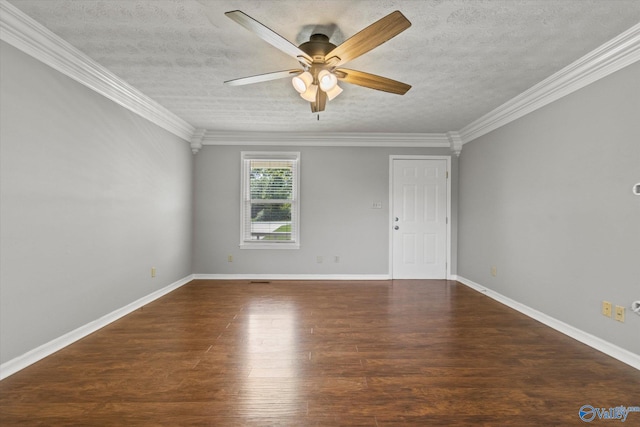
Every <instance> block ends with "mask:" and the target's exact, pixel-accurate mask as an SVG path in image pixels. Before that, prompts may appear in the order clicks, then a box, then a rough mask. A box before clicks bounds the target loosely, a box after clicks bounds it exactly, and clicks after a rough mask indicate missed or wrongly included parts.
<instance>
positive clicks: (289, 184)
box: [240, 151, 300, 249]
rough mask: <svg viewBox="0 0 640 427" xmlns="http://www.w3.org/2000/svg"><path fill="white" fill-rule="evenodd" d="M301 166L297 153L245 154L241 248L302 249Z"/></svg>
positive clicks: (243, 163) (243, 160)
mask: <svg viewBox="0 0 640 427" xmlns="http://www.w3.org/2000/svg"><path fill="white" fill-rule="evenodd" d="M299 162H300V153H297V152H286V153H283V152H247V151H243V152H242V195H241V200H242V206H241V208H240V211H241V218H240V224H241V228H242V230H241V236H240V247H241V248H244V249H297V248H299V247H300V239H299V230H300V224H299V200H298V166H299Z"/></svg>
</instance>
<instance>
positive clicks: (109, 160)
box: [0, 43, 193, 362]
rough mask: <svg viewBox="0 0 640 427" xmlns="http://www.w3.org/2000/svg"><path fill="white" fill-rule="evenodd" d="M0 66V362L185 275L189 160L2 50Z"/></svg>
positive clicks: (103, 103) (31, 62)
mask: <svg viewBox="0 0 640 427" xmlns="http://www.w3.org/2000/svg"><path fill="white" fill-rule="evenodd" d="M0 66H1V69H0V73H1V79H0V84H1V93H2V95H1V96H0V103H1V104H0V128H1V131H0V132H1V133H0V153H1V156H0V157H1V166H0V171H1V172H0V173H1V176H0V195H1V199H0V209H1V211H0V242H1V248H0V265H1V269H0V271H1V273H0V316H1V317H0V362H6V361H8V360H10V359H12V358H15V357H17V356H20V355H21V354H23V353H25V352H27V351H29V350H31V349H34V348H35V347H38V346H39V345H42V344H44V343H46V342H48V341H50V340H52V339H55V338H58V337H60V336H61V335H63V334H65V333H67V332H70V331H72V330H73V329H75V328H78V327H80V326H82V325H85V324H87V323H88V322H91V321H93V320H95V319H97V318H100V317H101V316H103V315H105V314H107V313H110V312H112V311H113V310H115V309H118V308H121V307H123V306H125V305H127V304H129V303H131V302H133V301H135V300H136V299H138V298H140V297H142V296H145V295H148V294H149V293H151V292H153V291H154V290H157V289H160V288H163V287H165V286H167V285H169V284H171V283H173V282H175V281H177V280H179V279H182V278H184V277H186V276H188V275H189V274H190V273H191V249H192V223H193V220H192V210H193V209H192V175H193V159H192V154H191V152H190V149H189V145H188V143H187V142H185V141H183V140H181V139H179V138H178V137H176V136H174V135H172V134H170V133H168V132H166V131H164V130H162V129H161V128H159V127H157V126H155V125H153V124H152V123H150V122H148V121H146V120H144V119H142V118H140V117H139V116H137V115H136V114H134V113H132V112H130V111H128V110H126V109H124V108H122V107H120V106H118V105H116V104H115V103H113V102H111V101H109V100H108V99H106V98H104V97H102V96H100V95H98V94H97V93H95V92H93V91H91V90H90V89H88V88H86V87H84V86H82V85H80V84H78V83H76V82H75V81H73V80H71V79H69V78H67V77H65V76H63V75H62V74H60V73H58V72H56V71H53V70H52V69H50V68H49V67H47V66H45V65H43V64H42V63H40V62H39V61H37V60H35V59H33V58H31V57H29V56H26V55H25V54H23V53H21V52H19V51H18V50H16V49H14V48H13V47H11V46H9V45H7V44H5V43H2V44H1V45H0ZM151 267H156V268H157V277H156V278H155V279H152V278H151V277H150V276H151V274H150V269H151Z"/></svg>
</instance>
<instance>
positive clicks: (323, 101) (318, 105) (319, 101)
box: [311, 90, 327, 113]
mask: <svg viewBox="0 0 640 427" xmlns="http://www.w3.org/2000/svg"><path fill="white" fill-rule="evenodd" d="M326 105H327V94H326V93H324V91H322V90H318V92H317V94H316V102H312V103H311V112H312V113H319V112H320V111H324V108H325V107H326Z"/></svg>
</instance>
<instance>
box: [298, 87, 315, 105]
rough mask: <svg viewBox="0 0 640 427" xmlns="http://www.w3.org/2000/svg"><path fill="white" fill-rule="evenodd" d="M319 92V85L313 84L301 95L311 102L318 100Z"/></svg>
mask: <svg viewBox="0 0 640 427" xmlns="http://www.w3.org/2000/svg"><path fill="white" fill-rule="evenodd" d="M317 94H318V85H311V86H309V88H308V89H307V90H306V91H304V92H303V93H301V94H300V96H301V97H302V98H303V99H305V100H307V101H309V102H316V95H317Z"/></svg>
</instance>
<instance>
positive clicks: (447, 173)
mask: <svg viewBox="0 0 640 427" xmlns="http://www.w3.org/2000/svg"><path fill="white" fill-rule="evenodd" d="M447 179H449V171H447Z"/></svg>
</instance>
